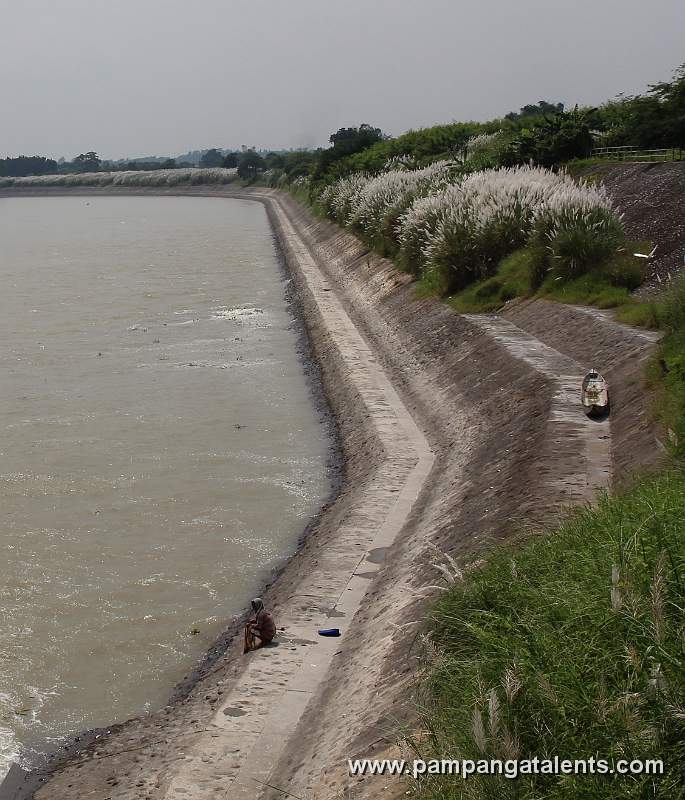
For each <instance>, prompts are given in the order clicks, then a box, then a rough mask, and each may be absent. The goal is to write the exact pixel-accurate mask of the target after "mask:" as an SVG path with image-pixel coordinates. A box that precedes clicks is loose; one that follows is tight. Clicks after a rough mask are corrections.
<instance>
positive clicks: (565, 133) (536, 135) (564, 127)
mask: <svg viewBox="0 0 685 800" xmlns="http://www.w3.org/2000/svg"><path fill="white" fill-rule="evenodd" d="M593 111H594V109H584V110H578V109H577V108H575V109H574V110H573V111H571V112H567V113H564V112H560V113H558V114H555V115H554V116H552V117H547V116H545V117H544V118H543V119H541V120H540V122H539V123H538V124H537V125H534V126H531V127H530V128H523V129H522V130H521V132H520V134H519V137H518V139H517V140H516V141H515V142H514V143H513V144H512V149H513V150H514V151H515V153H516V157H515V158H514V159H513V160H515V161H519V162H525V161H530V160H531V159H532V160H533V161H534V162H535V163H536V164H541V165H542V166H544V167H552V166H554V165H555V164H559V163H561V162H563V161H570V160H571V159H573V158H586V157H587V156H589V155H590V153H591V152H592V134H591V132H590V115H591V114H592V112H593Z"/></svg>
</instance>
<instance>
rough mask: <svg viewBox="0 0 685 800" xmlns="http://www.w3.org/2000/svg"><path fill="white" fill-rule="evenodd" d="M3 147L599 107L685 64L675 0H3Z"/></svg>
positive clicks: (238, 141)
mask: <svg viewBox="0 0 685 800" xmlns="http://www.w3.org/2000/svg"><path fill="white" fill-rule="evenodd" d="M0 10H1V11H2V13H3V23H4V30H5V32H6V35H5V41H4V42H3V47H2V51H1V52H0V68H1V69H2V74H3V76H4V77H5V80H4V81H3V83H2V85H0V105H1V107H2V108H3V109H4V111H5V115H4V119H3V125H2V127H1V128H0V131H1V133H0V157H4V156H17V155H34V154H37V155H45V156H49V157H52V158H59V157H62V156H63V157H65V158H67V159H71V158H73V157H74V156H75V155H77V154H78V153H80V152H85V151H88V150H95V151H97V152H98V153H99V154H100V156H101V157H102V158H105V159H119V158H131V157H142V156H153V155H158V156H168V155H179V154H181V153H184V152H187V151H189V150H200V149H206V148H209V147H220V148H239V147H240V146H241V145H247V146H252V145H255V146H256V147H258V148H265V149H288V148H299V147H316V146H321V145H325V144H326V142H327V140H328V137H329V135H330V134H331V132H333V131H335V130H337V129H338V128H340V127H343V126H350V125H359V124H360V123H362V122H368V123H370V124H372V125H374V126H378V127H380V128H382V130H383V131H384V132H385V133H388V134H391V135H397V134H399V133H402V132H403V131H406V130H408V129H410V128H419V127H425V126H429V125H434V124H439V123H447V122H451V121H453V120H485V119H490V118H493V117H497V116H503V115H504V114H506V113H507V112H509V111H516V110H518V109H519V108H520V107H521V106H522V105H524V104H526V103H535V102H537V101H538V100H542V99H544V100H549V101H553V102H557V101H561V102H564V103H565V104H566V105H567V106H573V105H574V104H575V103H579V104H591V105H594V104H599V103H601V102H603V101H605V100H608V99H611V98H612V97H615V96H616V95H617V94H618V93H625V94H636V93H640V92H643V91H645V89H646V88H647V87H648V85H649V84H653V83H656V82H659V81H662V80H668V79H669V78H670V77H671V76H672V74H673V72H674V70H675V69H676V68H677V67H678V66H679V65H680V64H681V63H682V61H683V60H685V57H684V56H683V52H682V39H683V33H685V23H684V21H683V20H684V19H685V14H683V11H682V4H681V2H678V1H677V0H655V2H652V3H651V4H646V3H644V2H637V0H624V2H621V3H618V2H616V1H615V0H593V2H590V0H578V2H576V3H574V4H573V5H572V6H571V7H566V8H561V9H560V8H553V7H551V6H550V4H549V2H543V0H521V2H520V3H518V4H517V5H516V6H514V5H512V4H509V3H504V2H502V0H484V1H483V2H482V3H480V4H479V5H478V7H476V8H474V7H472V6H470V5H464V6H460V5H458V4H455V3H454V2H449V1H448V0H422V2H420V3H419V2H398V1H397V0H394V1H393V0H375V2H373V4H370V3H369V2H368V0H367V1H366V2H362V0H348V2H347V3H337V4H336V3H332V2H327V1H326V0H323V1H322V0H292V2H290V3H288V4H277V3H275V2H273V0H271V2H270V1H269V0H253V2H251V3H247V2H245V0H198V2H196V3H195V4H194V5H193V7H192V13H191V12H190V11H189V7H188V5H187V4H186V3H181V2H180V0H165V2H162V1H161V0H138V2H135V3H134V2H132V0H119V2H118V3H117V4H116V7H114V4H111V3H108V2H106V1H105V0H25V1H24V2H18V0H0Z"/></svg>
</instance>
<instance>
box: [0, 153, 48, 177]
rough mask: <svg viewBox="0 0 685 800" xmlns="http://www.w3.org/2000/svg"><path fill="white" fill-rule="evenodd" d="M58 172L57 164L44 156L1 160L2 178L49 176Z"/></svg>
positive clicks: (0, 174) (0, 172)
mask: <svg viewBox="0 0 685 800" xmlns="http://www.w3.org/2000/svg"><path fill="white" fill-rule="evenodd" d="M52 172H57V162H56V161H54V160H53V159H52V158H45V157H44V156H18V157H17V158H0V176H2V177H3V178H20V177H22V176H23V175H48V174H50V173H52Z"/></svg>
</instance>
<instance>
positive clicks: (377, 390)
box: [0, 190, 433, 798]
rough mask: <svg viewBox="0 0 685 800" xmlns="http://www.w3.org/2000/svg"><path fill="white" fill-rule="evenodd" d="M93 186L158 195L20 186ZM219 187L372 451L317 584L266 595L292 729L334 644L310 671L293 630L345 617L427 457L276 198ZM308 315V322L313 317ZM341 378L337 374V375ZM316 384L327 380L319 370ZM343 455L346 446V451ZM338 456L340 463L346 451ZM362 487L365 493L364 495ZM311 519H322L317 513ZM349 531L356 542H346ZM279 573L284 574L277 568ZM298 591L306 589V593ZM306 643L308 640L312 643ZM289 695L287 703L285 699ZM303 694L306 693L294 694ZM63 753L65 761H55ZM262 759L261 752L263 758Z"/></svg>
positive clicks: (27, 791) (9, 789)
mask: <svg viewBox="0 0 685 800" xmlns="http://www.w3.org/2000/svg"><path fill="white" fill-rule="evenodd" d="M95 193H97V194H102V195H104V194H109V195H112V194H116V195H120V194H127V195H132V194H139V193H140V194H151V193H154V194H160V192H158V191H153V192H150V191H146V192H137V191H134V192H132V191H130V190H122V191H112V190H104V191H97V192H94V191H92V190H91V191H85V192H82V191H79V190H71V191H64V190H62V191H59V190H58V191H56V192H45V191H41V192H36V191H30V192H23V194H28V195H31V196H37V195H38V194H40V195H42V196H46V195H48V196H49V195H55V194H65V195H70V196H74V195H84V194H85V195H92V194H95ZM200 193H201V192H198V191H197V190H195V191H191V192H188V193H186V192H174V193H173V194H184V195H185V194H192V195H198V194H200ZM3 194H4V193H3ZM203 194H204V192H203ZM217 195H218V193H217ZM217 195H213V196H217ZM10 196H15V197H16V193H14V192H12V193H11V195H10ZM218 196H224V197H226V196H230V197H233V198H235V199H246V200H252V201H254V200H257V201H259V202H262V203H263V204H264V205H265V207H266V210H267V214H268V216H269V219H270V222H271V225H272V227H273V229H274V232H275V234H276V237H277V240H278V242H279V244H280V248H281V250H282V251H283V252H284V254H285V262H286V264H287V266H288V269H289V271H290V274H291V277H292V279H293V281H294V282H295V284H296V291H297V294H298V297H299V299H300V305H301V308H302V310H303V312H304V317H305V325H306V327H307V328H308V329H309V330H310V332H311V330H312V328H316V327H318V326H320V327H321V328H322V329H326V330H327V332H328V336H329V337H330V339H331V340H332V341H331V342H329V343H328V344H329V345H331V344H332V345H333V346H334V347H335V348H336V349H337V354H336V360H337V361H338V362H339V363H338V365H337V371H339V372H345V373H346V374H345V375H344V378H343V379H344V381H345V383H346V384H347V385H348V388H349V391H350V392H351V393H353V394H354V395H355V396H356V397H355V401H354V402H355V403H358V405H359V408H358V413H360V414H361V415H362V416H363V417H365V418H366V420H365V422H363V423H362V421H361V419H359V420H358V423H360V424H359V429H360V430H364V429H365V434H366V437H367V438H368V442H369V443H372V446H373V449H374V451H375V452H374V457H372V458H371V459H370V460H369V461H367V463H366V464H365V465H364V466H362V465H361V464H360V465H359V467H358V468H357V470H356V473H357V474H356V480H355V482H354V483H355V485H354V486H352V485H351V482H348V483H347V485H346V483H345V481H343V484H342V486H341V487H340V488H341V492H340V494H342V495H343V496H344V495H345V494H346V493H349V494H354V495H355V512H356V513H355V515H354V516H353V520H351V521H348V522H347V524H345V522H343V520H338V521H337V523H336V525H335V528H336V537H335V539H336V541H335V543H333V542H331V543H330V544H331V547H335V548H336V552H337V555H336V557H335V559H334V560H333V561H331V563H329V564H327V565H326V566H324V568H323V570H322V571H321V572H320V575H319V581H320V582H321V583H320V585H319V591H318V593H314V594H312V592H311V588H310V587H311V577H312V576H311V575H306V576H305V577H304V579H303V580H300V581H299V582H298V583H299V584H300V586H301V590H302V591H301V592H300V593H299V594H300V596H301V597H307V600H306V602H304V603H303V602H302V601H297V602H295V603H292V597H293V596H294V597H297V596H298V593H295V595H292V594H291V595H290V600H291V603H290V609H289V610H286V609H283V608H279V603H278V599H277V598H276V597H270V598H269V599H270V600H271V602H272V604H274V606H275V607H276V609H277V613H278V619H279V624H280V623H283V622H285V623H286V625H285V627H286V631H287V633H286V634H285V635H283V634H281V636H280V637H279V638H280V639H281V642H282V643H287V642H288V641H289V642H290V643H291V644H292V643H295V644H296V646H295V647H288V649H287V651H285V650H282V651H280V652H283V653H285V655H283V656H282V657H281V658H280V659H279V660H280V661H281V662H287V663H286V664H285V667H286V672H288V673H289V676H290V677H291V678H292V679H293V681H294V682H297V684H298V687H299V688H297V689H291V690H289V698H290V701H289V702H290V706H291V709H290V713H289V715H288V719H289V723H290V726H291V728H292V729H294V727H295V725H296V724H297V722H298V720H299V715H300V713H301V712H302V711H303V710H304V707H305V705H306V700H307V699H308V697H309V695H310V694H311V692H313V691H314V689H315V688H316V686H317V685H318V683H319V682H320V681H321V680H322V679H323V677H324V675H325V664H326V663H327V662H328V661H330V659H331V658H332V657H333V655H334V645H335V644H336V642H335V641H334V640H321V641H320V642H319V643H318V644H323V645H328V647H327V649H326V651H325V654H324V653H322V652H321V650H322V648H321V647H319V654H318V656H317V661H319V662H320V663H319V664H318V665H317V666H318V669H317V670H316V671H312V670H311V669H309V667H308V665H307V664H306V663H305V662H303V657H304V652H303V651H304V650H306V649H307V647H306V646H305V647H303V646H302V645H301V644H300V643H301V642H302V643H304V642H305V641H306V642H307V644H309V640H306V639H305V638H302V637H306V636H311V635H312V632H313V631H315V629H316V627H325V626H326V625H327V624H328V622H327V619H328V616H329V615H330V616H331V617H333V618H334V619H335V622H336V624H337V625H338V626H344V624H345V622H351V617H352V616H353V615H354V614H355V613H356V611H357V610H358V608H359V606H360V604H361V602H362V599H363V597H364V595H365V593H366V590H367V587H368V584H369V580H370V577H371V574H372V573H373V572H374V571H378V570H380V568H381V566H382V563H383V558H382V557H380V556H379V554H380V553H381V551H382V550H384V549H385V548H387V547H389V546H390V545H391V544H392V542H393V541H394V538H395V536H396V534H397V533H398V532H399V530H400V529H401V528H402V526H403V524H404V522H405V519H406V517H407V515H408V513H409V511H410V510H411V507H412V505H413V503H414V501H415V499H416V497H417V496H418V493H419V492H420V490H421V487H422V485H423V481H424V480H425V478H426V476H427V475H428V473H429V472H430V469H431V467H432V464H433V457H432V454H431V452H430V448H429V447H428V444H427V442H426V441H425V438H424V437H423V434H422V433H421V431H420V430H419V429H418V428H417V427H416V425H415V424H414V421H413V419H412V417H411V415H410V414H409V412H408V411H407V410H406V408H405V407H404V405H403V404H402V402H401V400H400V399H399V397H398V396H397V394H396V392H395V391H394V389H393V388H392V385H391V383H390V381H389V380H388V379H387V377H386V376H385V375H384V374H383V372H382V370H379V369H378V367H377V365H376V362H375V359H374V357H373V356H372V355H371V352H370V350H368V348H366V345H365V342H364V340H363V339H362V337H361V336H360V335H359V333H358V331H357V329H356V328H355V326H354V325H353V324H352V322H351V321H350V320H349V317H347V315H346V313H345V311H344V310H343V308H342V306H341V305H340V304H339V302H338V301H337V299H336V297H335V294H334V293H333V292H332V291H331V288H330V287H329V286H328V285H327V282H326V280H325V279H324V278H323V277H322V276H321V275H320V273H319V272H318V270H317V267H316V265H315V263H314V261H313V260H312V259H311V257H310V256H309V254H308V253H307V250H306V247H305V246H303V243H302V242H301V240H300V239H299V237H298V235H297V233H296V232H295V230H294V229H293V228H292V226H291V225H290V222H289V220H288V218H287V216H286V214H285V213H284V211H283V209H282V208H281V207H280V205H279V203H278V201H277V199H276V198H274V197H270V196H268V195H266V194H262V193H259V195H256V193H255V194H254V195H253V194H252V193H250V194H242V193H234V192H231V193H230V195H229V193H224V192H222V193H221V195H218ZM329 293H330V294H329ZM304 294H306V295H307V298H306V299H305V298H304V297H303V295H304ZM315 318H316V321H314V320H315ZM318 355H319V356H320V357H322V358H321V360H320V362H319V363H323V362H325V361H326V358H327V357H328V356H327V355H324V354H323V353H321V352H319V353H318ZM340 377H343V376H342V375H341V376H340ZM328 383H329V385H330V383H331V381H330V376H329V381H328ZM324 386H326V377H325V376H324ZM349 456H350V454H349V453H348V457H349ZM347 463H348V467H349V458H348V462H347ZM349 471H350V470H349V469H348V470H346V472H347V473H349ZM363 473H365V475H364V477H365V478H366V479H367V480H366V482H365V481H364V480H363V478H362V474H363ZM365 484H366V485H365ZM365 494H366V498H367V499H364V497H365ZM334 505H335V503H334ZM346 511H347V509H346ZM325 514H326V510H324V511H322V515H324V516H325ZM318 522H319V523H321V519H319V520H318ZM310 527H322V525H319V526H317V525H316V524H314V525H312V526H310ZM352 540H355V541H354V542H353V541H352ZM353 547H359V548H362V547H363V549H361V550H355V549H351V548H353ZM315 563H316V562H315ZM287 569H288V567H287V565H286V567H285V568H284V572H287ZM280 577H281V580H283V578H284V575H283V573H282V574H281V576H280ZM278 582H279V581H278V578H277V579H276V581H275V583H274V584H273V587H272V588H274V589H275V592H276V594H278V588H277V584H278ZM302 592H305V594H303V593H302ZM266 594H267V596H269V595H270V594H274V592H267V593H266ZM286 602H287V601H286ZM288 614H289V615H288ZM314 616H316V617H318V620H314V619H313V617H314ZM231 633H233V634H234V633H235V629H234V630H233V631H232V632H231V631H229V632H227V634H226V635H225V636H224V637H222V639H224V640H228V639H229V637H230V635H231ZM311 643H312V644H313V642H311ZM221 648H222V645H221V644H219V645H218V646H215V647H214V648H212V651H210V654H208V655H207V656H206V657H205V659H204V664H205V665H206V666H205V667H203V666H201V667H200V668H199V669H197V670H196V671H195V675H194V676H193V678H192V679H189V680H187V681H186V685H185V686H182V687H176V690H175V691H174V696H173V700H172V706H173V704H174V701H175V702H176V703H179V702H180V703H181V704H182V703H183V702H185V696H186V695H187V694H188V693H189V692H188V690H189V689H190V690H191V691H192V688H191V686H190V685H191V684H195V685H197V684H199V683H200V682H201V681H202V680H203V678H206V677H207V676H208V675H211V673H212V672H213V671H214V670H212V669H208V668H209V667H211V665H212V664H214V663H216V662H217V660H220V659H221V658H222V656H221V655H220V654H219V653H218V651H219V650H220V649H221ZM266 652H267V651H264V653H260V654H259V655H260V656H261V658H258V659H256V658H254V657H251V658H248V659H244V660H243V663H242V664H240V665H238V666H237V667H236V672H239V673H242V674H245V673H246V672H249V671H250V668H251V667H252V666H253V665H255V666H254V669H253V670H252V671H256V673H257V675H256V676H250V675H247V677H246V678H245V681H246V682H247V684H250V682H253V681H254V680H255V678H256V680H259V677H260V675H259V672H260V669H262V667H263V662H264V660H265V653H266ZM269 654H270V655H271V651H269ZM291 654H293V655H291ZM271 660H273V658H272V659H271ZM224 666H225V665H224ZM283 667H284V665H283V664H281V670H282V669H283ZM234 677H237V675H234ZM241 677H242V675H241ZM281 677H284V675H283V673H281ZM279 684H280V685H282V682H279ZM302 687H308V688H302ZM179 689H180V691H179ZM282 695H283V691H281V690H279V689H276V691H275V693H274V697H272V698H271V703H268V704H267V707H276V706H277V707H278V708H279V713H278V717H279V719H280V720H282V718H283V714H282V711H283V699H284V698H283V696H282ZM293 700H295V701H296V702H294V703H293ZM302 700H304V701H305V702H304V703H303V702H300V701H302ZM228 702H230V701H228ZM225 707H226V703H223V708H222V707H220V708H218V710H217V712H216V713H217V714H220V713H222V711H223V710H224V709H225ZM169 708H170V706H167V713H168V709H169ZM256 716H257V717H258V719H260V718H261V728H260V730H261V734H262V735H264V736H268V735H269V733H270V731H271V730H272V729H273V725H274V723H275V722H276V721H275V720H269V719H268V715H265V714H263V713H262V714H260V711H257V714H256ZM215 719H219V720H220V719H221V718H220V717H215ZM224 719H225V715H224ZM239 722H240V724H239V728H240V730H239V732H237V734H238V737H239V738H240V740H241V741H244V739H245V736H246V733H247V730H246V729H245V723H246V722H247V724H248V726H249V725H250V724H251V725H253V726H254V724H255V721H254V719H253V720H252V721H246V720H240V721H239ZM130 724H133V721H131V722H129V723H123V724H122V725H117V726H112V727H110V728H109V729H106V731H101V732H100V731H96V732H91V733H90V734H86V735H85V736H83V737H79V739H80V741H79V743H78V745H77V746H74V745H72V746H71V747H69V748H68V751H69V752H68V755H66V754H65V750H66V748H65V749H63V750H62V753H61V755H58V756H57V757H56V758H53V763H52V764H51V765H50V766H49V768H48V772H52V771H54V770H55V769H59V768H60V767H61V766H63V762H64V764H65V765H66V766H67V767H68V766H69V764H70V763H71V762H72V760H73V759H74V758H79V756H80V755H81V754H82V753H84V752H87V751H88V750H89V749H90V748H93V747H94V746H95V744H96V743H97V742H99V740H100V739H101V738H105V736H106V735H107V734H110V735H112V734H113V735H119V734H120V733H121V732H122V731H123V730H124V729H125V728H126V727H127V725H130ZM217 727H218V726H217ZM278 727H279V728H280V729H281V730H282V725H281V724H278ZM259 738H260V737H257V740H255V745H257V746H259V747H260V748H263V743H262V742H260V741H258V740H259ZM205 751H206V747H201V750H200V753H201V754H203V753H204V752H205ZM65 755H66V762H65V761H64V758H65ZM277 755H278V753H277V752H274V753H273V761H274V763H275V759H276V757H277ZM203 760H206V759H203ZM245 764H246V768H247V769H248V770H249V769H250V765H251V762H250V761H249V760H246V761H245ZM263 766H264V759H262V767H263ZM243 772H244V770H243ZM179 780H180V781H181V783H182V784H184V785H185V786H186V787H191V788H190V789H186V791H192V785H193V781H194V778H192V777H190V778H189V780H183V778H182V777H181V778H178V777H177V778H176V781H175V783H176V784H178V782H179ZM44 781H45V772H41V773H40V774H35V773H32V774H29V775H28V776H27V778H26V779H25V780H24V781H23V783H24V786H23V790H21V791H19V793H18V792H17V790H14V786H13V785H9V784H14V783H15V780H14V779H12V780H10V781H8V785H5V784H3V787H4V788H2V789H0V792H4V793H6V795H5V794H2V796H3V797H4V796H8V797H13V798H14V797H18V796H31V795H32V792H33V791H35V790H36V789H37V788H38V787H40V785H41V784H42V783H43V782H44ZM251 781H252V776H251V775H246V774H242V775H240V776H239V780H238V781H236V782H234V791H235V789H236V788H237V783H242V784H243V786H244V791H245V792H246V793H247V794H246V796H249V794H250V792H251V791H252V790H253V784H252V783H251ZM19 783H20V782H19ZM176 788H177V787H176V786H172V787H169V789H170V790H173V791H175V790H176ZM181 791H183V789H181ZM40 794H42V791H41V792H39V795H40ZM51 796H54V793H52V792H51Z"/></svg>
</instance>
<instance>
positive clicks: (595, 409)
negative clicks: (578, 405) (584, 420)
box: [580, 369, 609, 417]
mask: <svg viewBox="0 0 685 800" xmlns="http://www.w3.org/2000/svg"><path fill="white" fill-rule="evenodd" d="M580 399H581V402H582V404H583V411H584V412H585V413H586V414H587V415H588V417H605V416H606V415H607V414H608V413H609V385H608V384H607V382H606V381H605V380H604V378H603V377H602V376H601V375H600V374H599V372H597V370H596V369H591V370H590V371H589V372H588V374H587V375H586V376H585V377H584V378H583V385H582V388H581V390H580Z"/></svg>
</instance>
